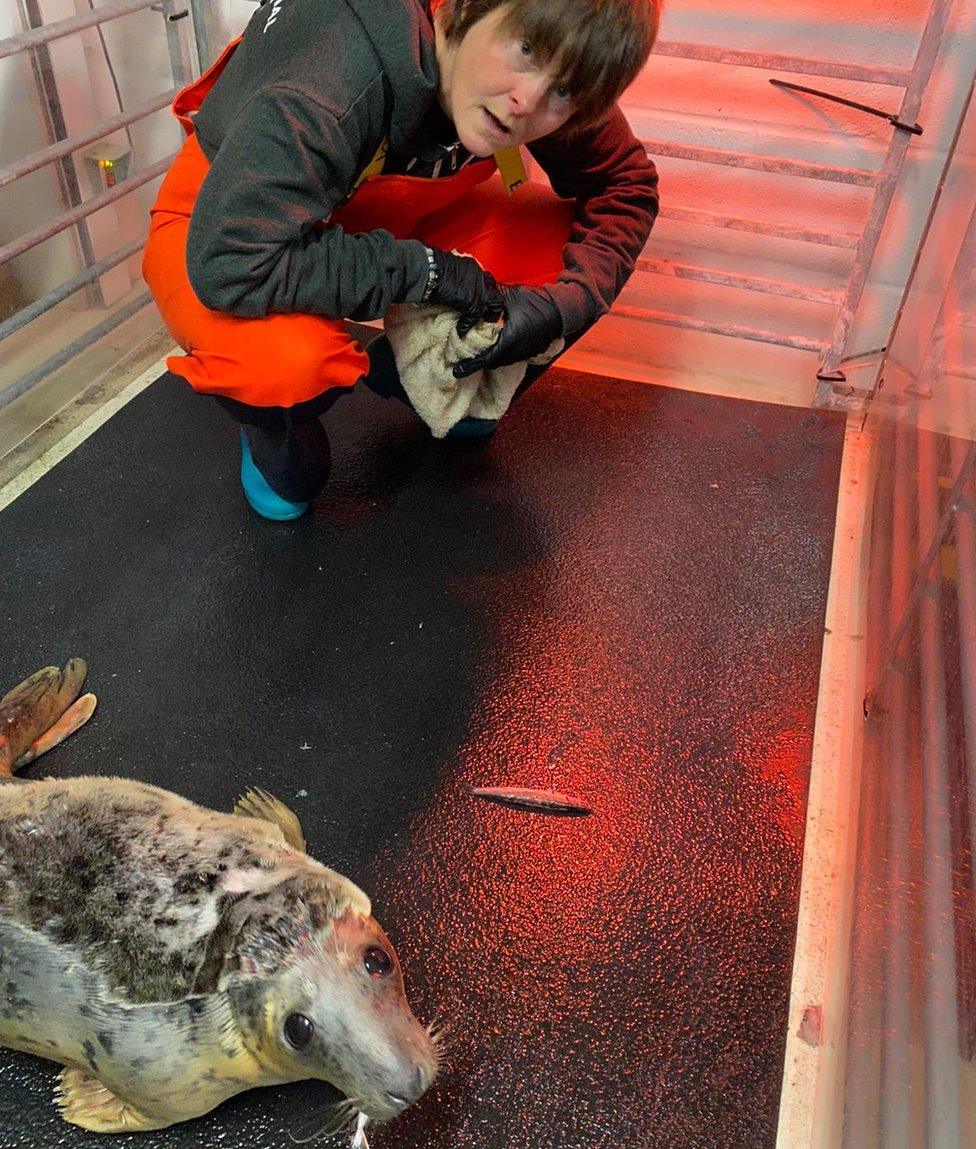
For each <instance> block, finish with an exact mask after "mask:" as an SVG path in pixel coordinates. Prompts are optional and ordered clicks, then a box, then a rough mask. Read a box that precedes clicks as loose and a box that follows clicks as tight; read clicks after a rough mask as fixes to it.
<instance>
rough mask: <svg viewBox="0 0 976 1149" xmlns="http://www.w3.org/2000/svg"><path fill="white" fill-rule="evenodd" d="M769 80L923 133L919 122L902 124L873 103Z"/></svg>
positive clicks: (818, 89) (906, 129) (776, 85)
mask: <svg viewBox="0 0 976 1149" xmlns="http://www.w3.org/2000/svg"><path fill="white" fill-rule="evenodd" d="M769 82H770V83H771V84H772V85H773V86H774V87H776V88H786V89H788V90H789V91H791V92H803V93H805V94H806V95H808V96H819V97H820V99H821V100H830V101H831V102H832V103H834V104H843V106H844V107H845V108H854V110H855V111H858V112H867V114H868V115H869V116H877V117H878V119H880V120H887V121H888V123H889V124H891V125H892V126H893V127H896V128H901V129H902V130H903V131H906V132H911V133H912V135H913V136H920V135H922V134H923V130H922V128H921V126H920V125H919V124H903V123H902V122H901V120H899V119H898V117H897V116H896V115H895V114H894V113H893V112H886V111H885V110H884V109H883V108H876V107H874V105H873V104H862V103H859V102H858V101H857V100H849V99H848V98H847V97H846V96H838V95H837V94H836V93H834V92H824V91H822V90H821V89H820V88H808V87H807V86H806V85H805V84H792V83H790V82H789V81H788V80H777V79H771V80H770V81H769Z"/></svg>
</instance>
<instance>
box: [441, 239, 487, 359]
mask: <svg viewBox="0 0 976 1149" xmlns="http://www.w3.org/2000/svg"><path fill="white" fill-rule="evenodd" d="M428 251H430V252H431V254H432V256H433V260H434V267H435V269H436V277H435V279H434V284H433V287H432V289H431V291H430V294H429V295H428V296H427V297H426V298H425V300H424V302H425V303H440V304H443V306H445V307H450V308H452V309H453V310H454V311H459V312H460V313H461V317H460V319H459V320H458V324H457V333H458V335H460V336H461V338H462V339H463V338H464V336H465V335H467V334H468V332H469V331H470V330H471V328H472V327H474V325H475V324H476V323H477V322H478V321H479V320H481V319H487V320H488V322H489V323H494V322H495V321H496V320H497V319H498V317H499V316H500V315H501V313H502V296H501V290H500V289H499V287H498V284H497V282H496V281H495V277H494V276H493V275H492V274H491V272H490V271H485V270H484V268H483V267H482V266H481V264H480V263H478V261H477V260H476V259H472V258H471V256H469V255H455V254H454V252H452V251H442V250H441V249H440V248H437V247H431V248H428Z"/></svg>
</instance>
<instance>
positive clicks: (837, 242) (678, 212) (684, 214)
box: [661, 204, 860, 250]
mask: <svg viewBox="0 0 976 1149" xmlns="http://www.w3.org/2000/svg"><path fill="white" fill-rule="evenodd" d="M661 219H666V220H675V221H677V222H679V223H695V224H700V225H701V226H702V227H722V228H727V229H729V230H730V231H745V232H749V233H750V234H751V235H771V236H775V237H776V238H777V239H794V240H797V241H798V242H800V243H816V244H820V245H821V246H823V247H843V248H850V249H852V250H853V249H854V248H856V247H857V244H858V240H859V238H860V237H859V236H858V235H857V234H855V233H854V232H847V231H842V232H836V233H833V232H829V231H815V230H813V229H812V228H805V227H786V226H784V225H782V224H776V223H772V222H770V221H769V220H765V219H746V218H744V217H742V216H734V215H717V214H716V213H715V212H710V211H698V210H696V209H695V208H689V207H673V206H672V205H670V204H665V205H664V207H662V208H661Z"/></svg>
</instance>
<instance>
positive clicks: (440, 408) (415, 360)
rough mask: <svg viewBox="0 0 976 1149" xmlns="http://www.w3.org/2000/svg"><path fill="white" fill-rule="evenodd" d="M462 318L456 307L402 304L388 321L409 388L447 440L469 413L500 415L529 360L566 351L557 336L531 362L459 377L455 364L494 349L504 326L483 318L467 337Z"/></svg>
mask: <svg viewBox="0 0 976 1149" xmlns="http://www.w3.org/2000/svg"><path fill="white" fill-rule="evenodd" d="M457 321H458V313H457V312H456V311H453V310H451V308H449V307H442V306H438V305H435V304H429V303H401V304H399V305H398V306H397V307H394V308H392V309H391V310H390V311H389V312H388V314H387V316H386V318H385V319H384V321H383V322H384V327H385V328H386V336H387V338H388V339H389V341H390V346H391V347H392V348H393V355H394V357H395V359H396V364H397V370H398V371H399V373H400V382H401V383H402V384H403V389H404V391H406V393H407V396H408V398H409V399H410V402H411V404H412V405H413V409H414V410H415V411H416V412H417V414H418V415H419V416H420V417H421V419H423V421H424V422H425V423H426V424H427V426H428V427H429V428H430V429H431V432H432V434H433V436H434V438H435V439H443V438H444V436H445V435H446V434H447V433H448V431H450V429H451V428H452V427H453V426H454V424H455V423H457V422H459V421H460V420H461V419H463V418H464V417H465V416H466V415H471V416H472V417H473V418H475V419H492V420H497V419H500V418H501V417H502V415H504V414H505V412H506V411H507V410H508V405H509V403H511V401H512V397H513V396H514V395H515V392H516V391H517V390H518V387H519V384H520V383H521V382H522V380H523V379H524V378H525V372H526V369H527V368H528V366H529V364H530V363H532V364H537V363H538V364H541V363H551V362H552V360H553V359H555V358H556V356H557V355H558V354H559V353H560V351H562V349H563V340H562V339H557V340H555V342H553V343H551V344H550V345H549V347H548V348H547V349H546V351H545V353H544V354H542V355H537V356H536V357H535V358H534V359H530V360H529V361H528V363H513V364H512V365H511V366H510V367H495V368H493V369H491V370H483V371H476V372H475V373H474V374H473V375H469V376H468V377H467V378H466V379H455V378H454V375H453V374H452V368H453V366H454V364H455V363H457V362H458V360H459V359H470V358H471V357H472V356H473V355H478V354H480V352H482V351H484V350H485V349H486V348H488V347H490V346H491V345H492V344H493V343H494V342H495V340H496V339H497V338H498V333H499V331H500V330H501V327H500V324H498V323H485V322H481V323H478V324H476V325H475V326H474V327H473V328H472V329H471V331H470V332H469V333H468V336H467V338H465V339H462V338H461V337H460V335H458V333H457V330H456V327H457Z"/></svg>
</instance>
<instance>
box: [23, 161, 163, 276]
mask: <svg viewBox="0 0 976 1149" xmlns="http://www.w3.org/2000/svg"><path fill="white" fill-rule="evenodd" d="M174 159H175V154H174V155H172V156H167V157H166V159H164V160H158V161H157V162H156V163H154V164H153V165H152V166H151V167H148V168H146V169H145V170H144V171H141V172H139V173H138V174H137V175H134V176H130V177H129V178H128V179H127V180H123V181H122V183H120V184H116V186H115V187H114V188H110V189H109V190H108V191H105V192H102V194H101V195H97V196H95V197H94V198H93V199H89V200H85V202H84V203H83V204H81V205H80V206H79V207H76V208H73V209H72V210H71V211H69V212H66V213H65V214H64V215H62V216H60V217H59V218H58V219H56V220H54V222H53V223H48V224H44V226H43V227H39V228H35V230H34V231H32V232H29V233H28V234H27V235H22V236H21V237H20V239H15V240H14V241H13V242H12V243H8V244H7V245H6V246H5V247H0V267H2V266H3V265H4V264H5V263H8V262H9V261H10V260H11V259H16V258H17V256H18V255H23V254H24V252H25V251H30V249H31V248H32V247H36V246H37V245H38V244H39V243H43V242H44V240H46V239H50V238H51V237H52V236H55V235H57V234H58V233H59V232H62V231H64V230H65V229H66V228H69V227H71V226H72V225H73V224H75V223H77V222H78V220H80V219H85V218H86V217H87V216H90V215H94V214H95V212H97V211H101V209H102V208H103V207H108V205H109V204H112V203H115V201H116V200H117V199H121V198H122V197H123V196H124V195H128V193H129V192H131V191H134V190H135V189H136V188H138V187H142V185H143V184H146V183H149V181H150V180H153V179H155V178H156V177H157V176H161V175H162V174H163V173H164V172H165V171H167V170H168V168H169V166H170V164H172V162H173V160H174Z"/></svg>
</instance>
